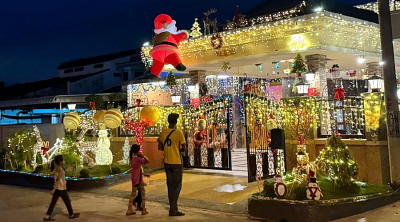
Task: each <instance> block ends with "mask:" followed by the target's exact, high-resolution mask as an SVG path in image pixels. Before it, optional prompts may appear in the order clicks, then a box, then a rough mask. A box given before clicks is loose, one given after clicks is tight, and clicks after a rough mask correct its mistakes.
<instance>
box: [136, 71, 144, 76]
mask: <svg viewBox="0 0 400 222" xmlns="http://www.w3.org/2000/svg"><path fill="white" fill-rule="evenodd" d="M142 75H143V72H135V77H139V76H142Z"/></svg>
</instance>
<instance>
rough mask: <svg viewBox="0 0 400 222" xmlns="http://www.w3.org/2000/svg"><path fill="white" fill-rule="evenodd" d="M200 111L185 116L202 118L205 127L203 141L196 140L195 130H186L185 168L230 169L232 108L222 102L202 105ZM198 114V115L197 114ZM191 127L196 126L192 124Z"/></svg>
mask: <svg viewBox="0 0 400 222" xmlns="http://www.w3.org/2000/svg"><path fill="white" fill-rule="evenodd" d="M202 110H203V111H202V112H201V113H200V114H199V113H198V112H193V114H191V116H187V118H192V120H193V119H199V118H201V119H204V120H205V121H206V129H205V130H204V131H202V132H201V133H202V134H203V138H204V140H203V141H204V142H197V141H198V140H196V139H195V134H196V133H200V132H199V131H197V130H193V131H187V132H186V141H187V146H188V149H187V151H186V161H185V167H186V168H204V169H216V170H232V160H231V145H232V144H231V142H232V136H231V135H232V134H231V125H230V123H231V120H232V108H231V106H230V105H228V106H224V105H223V103H222V104H220V105H217V106H207V104H205V105H204V107H203V108H202ZM199 115H200V116H199ZM192 127H193V128H195V127H197V126H192Z"/></svg>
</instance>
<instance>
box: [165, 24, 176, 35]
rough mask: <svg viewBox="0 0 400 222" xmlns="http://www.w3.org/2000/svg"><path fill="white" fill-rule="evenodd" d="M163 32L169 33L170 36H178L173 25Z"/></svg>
mask: <svg viewBox="0 0 400 222" xmlns="http://www.w3.org/2000/svg"><path fill="white" fill-rule="evenodd" d="M165 31H166V32H169V33H171V34H178V31H177V28H176V26H175V25H174V26H171V27H168V29H166V30H165Z"/></svg>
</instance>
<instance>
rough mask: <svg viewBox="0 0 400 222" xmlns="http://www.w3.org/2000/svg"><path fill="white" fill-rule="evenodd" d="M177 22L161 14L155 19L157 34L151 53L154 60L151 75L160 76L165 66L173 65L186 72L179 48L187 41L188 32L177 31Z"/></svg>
mask: <svg viewBox="0 0 400 222" xmlns="http://www.w3.org/2000/svg"><path fill="white" fill-rule="evenodd" d="M175 24H176V22H175V21H174V20H172V18H171V17H170V16H169V15H166V14H161V15H158V16H157V17H156V18H155V19H154V27H155V30H154V32H155V33H156V34H157V35H156V36H155V37H154V39H153V44H154V47H153V49H152V50H151V51H150V56H151V57H152V58H153V65H152V67H151V73H152V74H153V75H156V76H160V74H161V72H162V69H163V68H164V65H165V64H171V65H173V66H174V67H175V68H176V69H177V70H178V71H185V70H186V67H185V66H184V65H183V64H182V61H181V58H180V57H179V50H178V46H179V44H180V42H181V41H183V40H185V39H187V38H188V37H189V34H188V32H187V31H178V32H177V31H176V26H175Z"/></svg>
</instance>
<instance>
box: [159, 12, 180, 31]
mask: <svg viewBox="0 0 400 222" xmlns="http://www.w3.org/2000/svg"><path fill="white" fill-rule="evenodd" d="M164 24H166V26H164ZM175 24H176V21H175V20H172V18H171V16H169V15H167V14H160V15H157V17H156V18H155V19H154V32H155V33H156V34H159V33H161V32H165V31H166V30H168V29H169V28H171V27H173V26H175Z"/></svg>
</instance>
